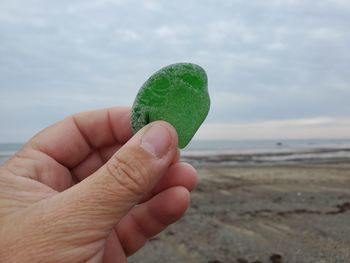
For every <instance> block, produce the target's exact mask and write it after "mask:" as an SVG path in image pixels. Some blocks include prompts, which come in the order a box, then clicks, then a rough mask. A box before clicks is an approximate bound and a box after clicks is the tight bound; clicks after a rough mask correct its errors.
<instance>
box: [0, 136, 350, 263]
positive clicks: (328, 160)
mask: <svg viewBox="0 0 350 263" xmlns="http://www.w3.org/2000/svg"><path fill="white" fill-rule="evenodd" d="M18 147H20V145H0V162H2V161H4V160H5V159H7V158H8V157H9V156H10V154H11V153H13V152H14V150H15V149H17V148H18ZM182 160H183V161H187V162H190V163H191V164H193V165H194V166H195V167H196V168H197V170H198V173H199V184H198V186H197V188H196V189H195V190H194V192H193V194H192V201H191V206H190V208H189V210H188V211H187V213H186V214H185V216H184V217H183V218H182V219H181V220H180V221H179V222H177V223H175V224H173V225H171V226H170V227H169V228H167V229H166V230H165V231H164V232H163V233H161V234H160V235H158V236H156V237H154V238H152V239H151V240H150V241H149V242H148V243H147V244H146V245H145V247H144V248H142V249H141V250H140V251H138V252H137V253H136V254H135V255H133V256H132V257H130V259H129V262H131V263H138V262H143V263H154V262H155V263H157V262H160V263H163V262H166V263H175V262H176V263H178V262H182V263H186V262H199V263H200V262H201V263H220V262H222V263H226V262H228V263H281V262H284V263H315V262H317V263H349V262H350V141H349V140H348V141H289V142H283V143H276V142H267V141H260V142H258V141H257V142H249V143H243V142H202V143H198V144H197V145H196V144H195V143H193V144H192V146H191V147H189V148H187V149H186V150H185V151H183V152H182Z"/></svg>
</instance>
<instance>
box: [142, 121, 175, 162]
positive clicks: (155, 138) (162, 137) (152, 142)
mask: <svg viewBox="0 0 350 263" xmlns="http://www.w3.org/2000/svg"><path fill="white" fill-rule="evenodd" d="M170 144H171V137H170V134H169V132H168V130H167V129H166V128H165V127H163V126H162V125H160V124H158V123H154V124H151V127H149V129H148V130H146V133H145V134H144V135H143V137H142V139H141V147H142V148H143V149H145V150H146V151H147V152H149V153H151V154H152V155H153V156H155V157H157V158H161V157H163V156H164V155H165V154H166V153H167V152H168V151H169V147H170Z"/></svg>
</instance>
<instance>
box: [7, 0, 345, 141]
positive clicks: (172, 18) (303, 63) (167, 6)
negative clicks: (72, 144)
mask: <svg viewBox="0 0 350 263" xmlns="http://www.w3.org/2000/svg"><path fill="white" fill-rule="evenodd" d="M349 3H350V2H349V1H342V0H334V1H331V0H324V1H319V2H314V1H302V0H288V1H276V0H267V1H259V0H254V1H242V0H233V1H228V0H227V1H221V2H220V5H219V4H217V3H216V2H215V1H211V0H203V1H201V2H196V1H184V0H180V1H156V0H147V1H135V0H130V1H126V0H104V1H99V0H88V1H83V0H78V1H74V2H72V1H68V0H62V1H56V2H53V1H44V0H28V1H25V2H23V1H19V0H11V1H10V0H6V1H3V2H2V3H1V8H0V57H1V60H0V80H1V86H0V92H1V94H2V95H1V98H0V110H1V113H0V116H1V117H2V118H3V119H8V118H10V117H11V118H12V120H13V121H11V122H10V123H7V124H6V125H10V126H11V127H9V128H11V129H16V127H17V128H18V129H23V127H25V125H32V126H33V129H35V127H43V126H44V125H46V124H48V123H51V122H53V121H55V120H57V119H59V118H61V117H63V116H64V115H65V114H70V113H72V112H76V111H82V110H87V109H89V108H96V107H108V106H113V105H120V104H121V105H131V104H132V102H133V98H134V97H135V95H136V94H137V91H138V89H139V87H140V86H141V85H142V84H143V82H144V81H145V80H146V79H147V78H148V77H149V76H150V75H151V74H152V73H154V72H155V71H157V70H158V69H159V68H161V67H163V66H165V65H167V64H170V63H174V62H180V61H188V62H194V63H197V64H200V65H201V66H202V67H203V68H205V69H206V71H207V73H208V78H209V90H210V94H211V97H212V106H211V111H210V115H209V117H208V119H207V123H208V124H210V125H211V124H212V125H217V124H222V123H231V124H232V123H242V124H247V125H248V123H258V122H268V121H275V120H278V121H283V120H288V121H289V120H297V119H301V120H304V119H318V118H331V119H346V118H350V107H349V106H348V105H349V102H348V98H349V97H350V75H349V74H348V71H349V70H348V68H349V64H350V54H349V52H348V43H349V42H350V30H349V29H348V25H349V24H350V4H349ZM58 109H61V110H58ZM23 112H25V116H26V118H25V119H27V120H28V122H27V123H25V122H24V121H23V119H22V117H21V116H22V115H23ZM42 112H45V114H43V113H42ZM19 122H22V123H21V124H18V123H19ZM29 122H30V124H29ZM329 125H330V126H332V125H334V127H335V126H336V125H337V124H336V123H333V122H332V123H329ZM296 126H298V125H296ZM298 127H299V128H300V126H298ZM303 129H304V128H303ZM315 129H316V128H315ZM23 130H24V129H23ZM2 135H3V133H2V132H1V131H0V138H5V137H6V136H2ZM213 136H214V135H213ZM24 137H25V136H24Z"/></svg>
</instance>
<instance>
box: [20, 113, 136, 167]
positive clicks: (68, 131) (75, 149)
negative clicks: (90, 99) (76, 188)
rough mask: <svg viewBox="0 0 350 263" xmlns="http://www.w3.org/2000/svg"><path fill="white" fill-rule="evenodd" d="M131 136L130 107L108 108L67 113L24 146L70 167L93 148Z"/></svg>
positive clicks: (124, 139)
mask: <svg viewBox="0 0 350 263" xmlns="http://www.w3.org/2000/svg"><path fill="white" fill-rule="evenodd" d="M131 136H132V131H131V124H130V108H108V109H102V110H96V111H90V112H82V113H78V114H74V115H71V116H69V117H67V118H65V119H64V120H62V121H60V122H58V123H56V124H54V125H52V126H50V127H48V128H46V129H44V130H43V131H41V132H40V133H38V134H37V135H36V136H34V137H33V138H32V139H31V140H30V141H29V142H28V144H26V146H25V147H30V148H33V149H34V150H38V151H41V152H43V153H45V154H47V155H49V156H50V157H52V158H53V159H55V160H56V161H57V162H59V163H61V164H63V165H64V166H66V167H68V168H73V167H74V166H76V165H77V164H79V163H80V162H81V161H83V160H84V159H85V158H86V157H87V156H88V155H89V154H90V153H91V152H93V151H94V150H96V149H99V148H101V147H105V146H108V145H118V144H120V145H122V144H124V143H125V142H126V141H128V140H129V139H130V138H131Z"/></svg>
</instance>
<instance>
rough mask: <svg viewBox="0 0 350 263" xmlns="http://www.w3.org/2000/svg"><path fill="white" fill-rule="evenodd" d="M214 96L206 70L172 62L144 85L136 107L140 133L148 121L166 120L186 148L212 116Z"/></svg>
mask: <svg viewBox="0 0 350 263" xmlns="http://www.w3.org/2000/svg"><path fill="white" fill-rule="evenodd" d="M209 107H210V98H209V93H208V79H207V75H206V73H205V71H204V70H203V69H202V68H201V67H200V66H198V65H195V64H191V63H178V64H172V65H169V66H167V67H164V68H162V69H161V70H159V71H157V72H156V73H154V74H153V75H152V76H151V77H150V78H149V79H148V80H147V81H146V82H145V83H144V84H143V85H142V87H141V88H140V90H139V92H138V94H137V96H136V99H135V102H134V104H133V107H132V115H131V126H132V129H133V132H134V133H136V132H137V131H138V130H139V129H141V128H142V127H143V126H145V125H146V124H148V123H150V122H152V121H156V120H164V121H167V122H169V123H170V124H171V125H173V126H174V127H175V129H176V131H177V134H178V137H179V145H178V146H179V147H180V148H184V147H185V146H186V145H187V144H188V143H189V142H190V141H191V139H192V137H193V136H194V134H195V133H196V131H197V130H198V129H199V127H200V125H201V124H202V123H203V121H204V120H205V118H206V116H207V115H208V112H209Z"/></svg>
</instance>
